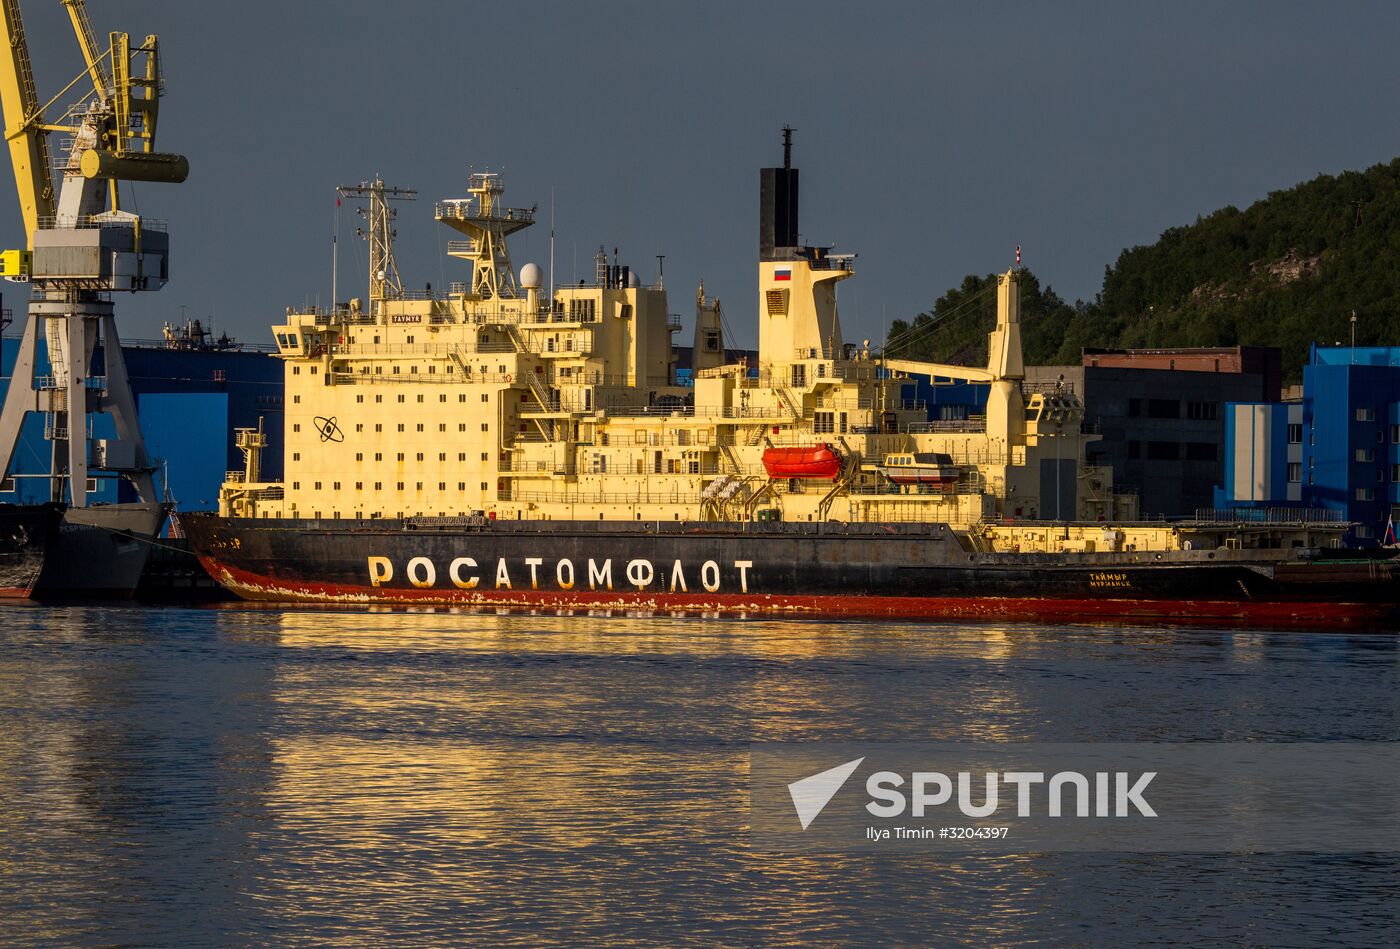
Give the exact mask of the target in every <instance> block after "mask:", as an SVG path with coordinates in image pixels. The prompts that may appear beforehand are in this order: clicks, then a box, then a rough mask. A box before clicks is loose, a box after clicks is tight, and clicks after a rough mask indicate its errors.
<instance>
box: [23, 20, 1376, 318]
mask: <svg viewBox="0 0 1400 949" xmlns="http://www.w3.org/2000/svg"><path fill="white" fill-rule="evenodd" d="M89 7H90V10H91V13H92V16H93V20H94V26H95V28H96V31H97V33H98V35H100V36H104V37H105V35H106V33H107V32H108V31H109V30H112V29H124V30H126V31H128V32H130V33H131V34H133V37H134V38H139V37H140V36H143V35H145V34H146V33H147V32H155V33H158V34H160V37H161V42H162V48H163V51H164V57H165V69H166V76H167V80H168V95H167V97H166V99H165V100H164V101H163V104H162V112H161V126H160V141H159V144H160V146H161V147H162V148H163V149H167V150H172V151H180V152H183V153H184V154H185V155H187V156H188V157H189V159H190V165H191V173H190V178H189V181H188V182H187V183H185V184H184V185H180V186H162V185H142V186H138V191H137V199H138V202H139V204H140V207H141V209H142V210H143V211H144V212H145V213H147V214H150V215H152V216H155V217H162V218H166V219H168V220H169V222H170V227H171V232H172V235H171V236H172V242H173V245H174V251H173V279H172V280H171V282H170V284H169V285H168V286H167V287H166V288H165V289H164V290H163V291H161V292H160V293H159V294H153V295H149V296H147V297H144V298H133V299H132V300H131V301H130V302H129V303H127V302H123V304H122V308H121V309H120V310H119V313H120V314H121V316H122V319H123V324H124V325H125V327H126V329H125V333H126V335H128V336H153V335H155V334H156V333H157V332H158V330H159V327H160V324H161V321H162V320H165V319H172V320H173V319H178V318H179V316H180V312H181V310H180V308H181V306H182V305H183V306H185V307H186V308H187V309H186V315H187V316H190V317H193V316H209V315H214V316H216V317H217V320H218V326H219V328H220V329H227V330H229V331H230V332H233V333H235V334H236V335H240V336H243V337H245V338H247V339H250V340H265V339H267V337H268V333H267V327H268V325H269V323H270V322H272V321H273V320H274V319H275V318H277V316H278V314H280V313H282V312H283V310H284V308H285V306H286V305H287V304H289V303H297V304H299V303H302V302H305V301H307V300H310V301H311V302H315V301H316V300H317V298H318V297H319V299H320V300H321V301H322V302H327V301H328V300H329V297H330V257H331V253H330V234H331V230H332V225H333V220H334V187H335V185H336V184H339V183H347V182H354V181H359V180H361V179H363V178H367V177H371V176H373V175H375V174H376V173H378V174H380V175H382V176H383V177H384V178H385V179H386V180H387V181H389V182H390V183H391V184H399V185H403V186H408V187H416V188H418V189H419V192H420V195H421V198H420V200H419V202H418V203H417V204H413V205H407V206H404V208H403V210H402V212H401V214H400V219H399V261H400V268H401V270H402V272H403V275H404V279H405V282H406V284H409V285H414V286H421V285H422V284H423V283H425V282H431V283H433V284H434V285H436V286H442V285H443V284H444V282H445V281H450V280H456V279H462V277H463V270H462V267H463V265H461V264H459V263H458V262H456V261H451V260H449V261H446V262H445V263H444V262H442V261H441V259H440V251H441V246H442V242H444V241H445V240H446V239H447V237H448V236H449V234H448V232H447V230H446V229H445V228H443V227H442V226H441V225H438V224H436V223H435V222H434V221H433V219H432V204H431V202H432V200H433V199H435V198H439V197H451V196H459V195H462V194H463V193H464V183H465V176H466V174H467V171H468V169H476V170H500V171H504V172H505V175H506V185H507V199H508V200H510V202H511V203H512V204H516V205H523V206H526V207H528V206H530V205H531V204H536V203H538V204H539V205H540V207H541V219H542V223H540V224H537V225H536V226H535V227H534V228H532V229H531V230H529V231H526V232H525V233H524V234H523V235H522V236H521V237H520V238H518V239H517V240H516V242H515V244H514V257H515V263H516V265H517V266H519V265H521V264H524V263H525V262H527V261H530V260H534V261H537V262H538V263H540V264H541V266H544V265H545V264H546V263H547V260H548V237H549V231H548V220H547V208H548V206H549V201H550V189H551V188H553V189H554V196H555V197H554V204H555V218H556V231H557V235H558V238H557V244H556V253H555V267H556V274H557V278H558V280H559V281H560V282H564V281H567V280H570V279H572V278H573V276H574V274H575V272H577V273H578V274H579V275H580V276H583V275H588V274H591V266H592V264H591V259H592V255H593V253H594V252H595V251H596V250H597V247H598V245H599V244H600V243H602V244H606V245H607V247H608V248H609V249H611V248H612V247H613V246H618V247H620V248H621V249H622V259H623V261H624V262H627V263H630V264H631V265H632V266H633V267H635V268H637V269H639V270H641V272H642V273H643V275H644V276H645V277H646V278H647V279H651V277H652V276H653V275H654V272H655V265H656V261H655V256H654V255H656V254H666V255H667V257H666V278H667V286H668V287H669V288H670V290H671V309H672V310H674V311H677V312H679V313H681V314H682V315H683V316H684V317H685V319H686V322H687V326H689V323H690V320H691V318H692V316H693V307H692V297H693V293H694V288H695V284H696V281H697V280H699V279H701V278H703V279H704V281H705V286H706V289H707V290H708V291H710V292H711V293H717V294H718V295H719V296H720V297H721V298H722V299H723V300H724V302H725V310H726V314H727V316H728V319H729V322H730V324H731V325H732V326H733V327H734V328H735V329H736V331H737V332H738V333H739V335H740V336H741V339H740V342H746V343H752V342H753V340H754V337H755V333H754V329H753V319H754V317H753V313H754V299H755V294H756V277H755V266H754V259H755V256H756V245H757V233H756V232H757V200H756V194H757V179H758V173H757V169H758V168H759V167H760V166H761V165H766V164H775V163H777V162H778V161H780V160H781V148H780V145H779V142H780V135H779V129H780V127H781V126H782V125H783V124H784V123H785V122H786V123H791V124H792V125H793V126H795V127H796V128H797V133H796V143H797V146H796V163H797V164H798V165H799V166H800V167H801V169H802V175H803V179H802V185H803V192H802V231H803V235H804V237H805V238H806V239H807V240H808V241H810V242H813V243H834V244H836V245H837V247H838V248H839V249H840V250H844V251H854V252H857V253H859V254H860V259H859V260H858V261H857V274H858V275H857V276H856V277H855V278H854V279H853V280H850V281H848V282H846V283H845V284H843V285H842V297H841V305H842V315H843V320H844V323H845V326H846V336H847V338H848V340H856V339H859V338H860V337H861V336H871V337H876V338H878V337H879V336H880V335H881V328H882V321H883V320H885V319H894V318H896V317H908V316H911V315H912V314H914V313H916V312H918V311H919V310H922V309H927V308H928V307H929V306H930V305H931V303H932V301H933V300H934V298H935V297H936V296H937V295H938V294H940V293H942V292H943V291H944V290H945V289H946V288H948V287H949V286H950V285H952V284H954V283H956V282H958V281H959V280H961V278H962V277H963V275H964V274H967V273H972V272H976V273H985V272H989V271H992V270H996V269H1000V268H1003V267H1005V266H1007V265H1009V264H1010V262H1011V256H1012V251H1013V248H1014V246H1015V245H1016V244H1017V243H1020V244H1021V245H1022V247H1023V252H1024V261H1025V263H1026V264H1027V265H1028V266H1030V267H1032V268H1033V269H1034V270H1035V271H1036V273H1037V274H1039V275H1040V276H1041V277H1042V278H1043V279H1045V280H1048V281H1049V282H1050V284H1051V285H1052V286H1054V287H1055V288H1056V289H1057V290H1058V291H1059V292H1060V293H1061V294H1062V295H1063V296H1065V297H1067V298H1068V299H1071V300H1072V299H1074V298H1075V297H1085V298H1089V297H1092V296H1093V294H1094V293H1095V292H1096V291H1097V290H1098V288H1099V285H1100V282H1101V280H1102V276H1103V268H1104V265H1105V264H1106V263H1109V262H1111V261H1113V260H1114V259H1115V258H1116V256H1117V254H1118V252H1119V251H1120V250H1121V249H1122V248H1123V247H1125V246H1128V245H1132V244H1139V243H1145V242H1150V241H1152V240H1154V239H1155V238H1156V237H1157V235H1158V234H1160V233H1161V231H1162V230H1163V229H1165V228H1167V227H1169V226H1172V225H1175V224H1180V223H1187V222H1190V221H1192V220H1194V219H1195V217H1196V216H1197V215H1198V214H1204V213H1207V212H1209V211H1211V210H1213V209H1215V208H1217V207H1219V206H1221V205H1224V204H1231V203H1233V204H1237V205H1241V206H1243V205H1247V204H1248V203H1250V202H1252V201H1254V200H1256V199H1257V198H1260V197H1262V196H1264V195H1265V194H1267V193H1268V192H1269V191H1271V190H1275V189H1279V188H1286V187H1289V186H1291V185H1293V184H1295V183H1297V182H1298V181H1300V180H1304V179H1307V178H1311V177H1313V176H1315V175H1317V174H1319V173H1323V172H1328V173H1331V172H1337V171H1341V170H1343V169H1348V168H1363V167H1366V166H1368V165H1371V164H1374V163H1376V162H1382V161H1388V160H1390V159H1391V158H1393V157H1394V156H1396V155H1397V154H1400V123H1397V122H1396V119H1395V104H1396V102H1397V100H1400V70H1397V68H1396V66H1395V50H1394V46H1395V42H1396V37H1397V36H1400V5H1396V4H1393V3H1333V4H1323V3H1315V2H1314V3H1248V4H1233V5H1227V4H1219V3H1200V4H1191V3H1184V4H1177V3H1172V4H1162V3H1157V4H1150V5H1149V4H1141V5H1135V6H1132V7H1130V6H1129V5H1127V4H1121V3H1102V4H1088V3H1078V4H1018V3H1000V4H995V5H993V4H959V5H956V6H954V5H946V6H942V5H933V4H924V3H910V4H903V3H887V4H881V3H850V2H845V3H827V2H816V0H804V2H801V3H703V4H702V3H689V4H670V3H661V2H653V3H609V2H602V0H599V2H589V3H557V4H555V3H531V2H519V0H512V2H498V3H492V4H481V3H468V2H453V0H439V2H413V0H399V2H386V0H378V2H366V0H343V2H335V3H331V2H309V0H302V2H295V0H283V2H263V0H244V2H223V3H215V2H208V0H182V2H173V0H131V2H123V3H115V2H104V0H90V2H89ZM24 12H25V16H26V26H27V29H28V32H29V35H30V45H31V48H32V51H33V54H34V60H35V70H36V73H37V74H38V77H39V82H40V85H41V92H43V91H44V90H47V94H52V93H54V92H56V91H57V90H58V89H59V88H61V86H62V85H63V84H64V83H65V82H67V80H68V79H69V78H71V76H72V75H73V74H75V73H76V72H77V71H78V69H79V68H80V64H79V62H78V56H77V51H76V47H75V45H74V43H73V40H72V37H71V34H70V32H69V29H68V26H67V23H66V19H65V17H64V15H63V13H62V10H61V6H60V4H59V2H58V0H26V2H25V5H24ZM3 190H4V195H5V196H4V198H3V203H0V215H3V217H0V220H3V224H4V235H3V239H4V240H5V241H6V243H7V245H9V246H18V245H19V244H20V242H21V241H22V240H23V235H22V234H21V233H20V225H19V220H18V208H17V205H16V203H15V200H14V195H13V192H12V190H11V189H3ZM351 227H352V225H351V224H350V223H349V222H348V220H347V221H346V222H345V226H344V228H343V229H342V239H341V257H340V260H341V269H340V273H341V282H340V287H341V294H340V295H341V297H342V298H344V297H348V296H349V295H350V293H349V290H350V288H352V287H356V288H359V289H360V292H363V287H364V284H365V279H366V278H365V275H364V272H363V271H364V262H365V250H364V248H363V246H362V244H361V242H359V241H358V240H357V239H354V238H353V236H352V233H353V232H352V230H351ZM575 258H576V259H577V271H575V263H574V261H575Z"/></svg>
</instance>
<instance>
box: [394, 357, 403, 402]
mask: <svg viewBox="0 0 1400 949" xmlns="http://www.w3.org/2000/svg"><path fill="white" fill-rule="evenodd" d="M398 374H399V367H398V366H395V367H394V375H396V376H397V375H398ZM399 401H400V402H402V401H403V396H399Z"/></svg>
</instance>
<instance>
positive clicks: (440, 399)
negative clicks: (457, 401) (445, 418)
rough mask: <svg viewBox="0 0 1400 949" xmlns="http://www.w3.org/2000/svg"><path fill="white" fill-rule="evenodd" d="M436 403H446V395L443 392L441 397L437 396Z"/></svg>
mask: <svg viewBox="0 0 1400 949" xmlns="http://www.w3.org/2000/svg"><path fill="white" fill-rule="evenodd" d="M438 401H439V402H446V401H447V393H446V392H444V393H443V394H442V395H440V396H438Z"/></svg>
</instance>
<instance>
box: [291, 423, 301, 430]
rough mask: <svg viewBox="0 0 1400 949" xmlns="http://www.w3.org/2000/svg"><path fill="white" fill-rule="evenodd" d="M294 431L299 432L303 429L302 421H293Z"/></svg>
mask: <svg viewBox="0 0 1400 949" xmlns="http://www.w3.org/2000/svg"><path fill="white" fill-rule="evenodd" d="M292 431H294V432H299V431H301V423H300V422H293V423H292Z"/></svg>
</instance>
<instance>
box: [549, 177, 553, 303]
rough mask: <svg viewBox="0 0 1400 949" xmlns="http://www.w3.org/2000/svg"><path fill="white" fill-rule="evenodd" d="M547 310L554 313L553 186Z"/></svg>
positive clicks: (550, 189) (550, 214) (550, 211)
mask: <svg viewBox="0 0 1400 949" xmlns="http://www.w3.org/2000/svg"><path fill="white" fill-rule="evenodd" d="M549 312H550V319H553V318H554V317H553V314H554V186H553V185H550V186H549Z"/></svg>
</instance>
